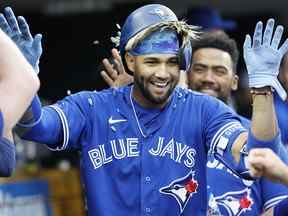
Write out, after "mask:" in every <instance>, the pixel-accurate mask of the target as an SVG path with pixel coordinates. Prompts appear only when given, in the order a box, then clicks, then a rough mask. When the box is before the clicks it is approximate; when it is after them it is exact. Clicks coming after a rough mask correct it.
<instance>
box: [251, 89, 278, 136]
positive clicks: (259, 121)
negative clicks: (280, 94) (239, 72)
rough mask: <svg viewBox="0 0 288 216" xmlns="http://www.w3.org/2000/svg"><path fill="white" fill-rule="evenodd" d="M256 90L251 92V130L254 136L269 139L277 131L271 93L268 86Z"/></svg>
mask: <svg viewBox="0 0 288 216" xmlns="http://www.w3.org/2000/svg"><path fill="white" fill-rule="evenodd" d="M257 92H258V93H255V94H252V99H253V112H252V121H251V132H252V133H253V135H254V136H255V138H257V139H259V140H271V139H273V138H274V137H275V136H276V135H277V133H278V124H277V118H276V114H275V109H274V102H273V95H272V92H271V90H270V88H261V89H257ZM260 92H262V93H263V94H264V95H262V94H261V93H260ZM259 93H260V94H259Z"/></svg>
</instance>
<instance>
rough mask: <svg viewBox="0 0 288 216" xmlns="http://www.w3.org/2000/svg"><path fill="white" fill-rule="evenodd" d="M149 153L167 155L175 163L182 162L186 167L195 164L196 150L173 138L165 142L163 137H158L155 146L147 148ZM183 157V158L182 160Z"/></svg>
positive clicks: (160, 155)
mask: <svg viewBox="0 0 288 216" xmlns="http://www.w3.org/2000/svg"><path fill="white" fill-rule="evenodd" d="M149 153H150V154H151V155H153V156H159V157H169V158H170V159H171V160H174V161H175V162H177V163H182V162H183V163H184V165H185V166H186V167H188V168H192V167H193V166H194V165H195V159H194V157H195V155H196V150H195V149H194V148H191V147H189V146H187V145H185V144H182V143H180V142H176V141H175V140H174V139H173V138H172V139H170V140H169V141H168V142H167V144H165V143H164V138H163V137H159V139H158V143H157V146H156V148H151V149H149ZM182 159H183V160H182Z"/></svg>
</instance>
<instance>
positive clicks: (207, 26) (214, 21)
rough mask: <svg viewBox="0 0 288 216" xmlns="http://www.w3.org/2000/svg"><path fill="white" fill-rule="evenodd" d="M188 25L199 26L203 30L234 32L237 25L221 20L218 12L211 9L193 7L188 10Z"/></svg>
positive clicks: (233, 22) (231, 21)
mask: <svg viewBox="0 0 288 216" xmlns="http://www.w3.org/2000/svg"><path fill="white" fill-rule="evenodd" d="M184 18H185V19H187V23H188V24H190V25H196V26H201V27H202V28H203V30H208V31H209V30H214V29H219V30H234V29H236V27H237V23H236V22H235V21H234V20H223V19H222V17H221V15H220V13H219V11H218V10H216V9H214V8H211V7H194V8H190V9H189V10H188V13H187V15H186V17H184Z"/></svg>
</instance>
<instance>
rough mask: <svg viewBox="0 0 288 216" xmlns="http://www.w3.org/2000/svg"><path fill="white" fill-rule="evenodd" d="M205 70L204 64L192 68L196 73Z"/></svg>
mask: <svg viewBox="0 0 288 216" xmlns="http://www.w3.org/2000/svg"><path fill="white" fill-rule="evenodd" d="M204 71H205V68H204V67H202V66H194V67H193V68H192V72H195V73H202V72H204Z"/></svg>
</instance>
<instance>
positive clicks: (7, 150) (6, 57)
mask: <svg viewBox="0 0 288 216" xmlns="http://www.w3.org/2000/svg"><path fill="white" fill-rule="evenodd" d="M0 47H1V49H0V98H1V101H0V115H1V118H0V119H1V121H0V160H1V161H0V176H1V177H7V176H10V175H11V174H12V173H13V170H14V168H15V164H16V158H15V145H14V143H13V138H12V132H11V131H12V128H13V127H14V126H15V124H16V123H17V121H18V120H19V119H20V117H21V116H22V115H23V113H24V112H25V110H26V109H27V107H28V106H29V104H30V103H31V100H32V98H33V96H34V95H35V93H36V92H37V90H38V88H39V80H38V77H37V76H36V75H35V73H34V72H33V68H32V67H31V66H30V64H29V63H28V62H27V61H26V60H25V58H24V56H23V55H22V54H21V52H20V51H19V50H18V48H17V47H16V45H15V44H14V43H13V42H12V41H11V40H10V38H9V37H8V36H7V35H6V34H5V33H4V32H3V31H2V30H1V29H0Z"/></svg>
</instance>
